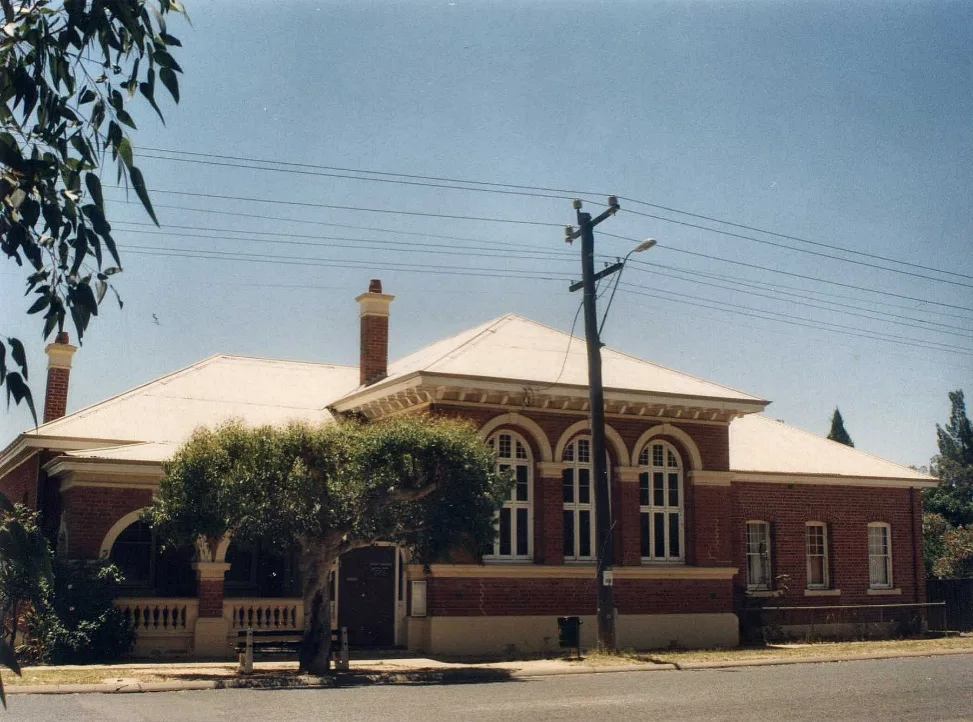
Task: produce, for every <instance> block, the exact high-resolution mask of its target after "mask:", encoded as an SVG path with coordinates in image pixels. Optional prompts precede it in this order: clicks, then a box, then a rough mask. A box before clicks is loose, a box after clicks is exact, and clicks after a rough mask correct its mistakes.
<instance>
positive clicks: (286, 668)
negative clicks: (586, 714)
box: [4, 649, 973, 694]
mask: <svg viewBox="0 0 973 722" xmlns="http://www.w3.org/2000/svg"><path fill="white" fill-rule="evenodd" d="M962 654H967V655H973V650H970V649H943V650H920V651H904V650H899V651H875V652H866V653H860V654H843V655H833V656H832V655H824V656H808V657H797V656H781V657H761V658H750V659H738V660H724V661H709V662H688V661H687V662H683V663H678V664H673V663H651V662H638V663H632V664H626V663H622V662H621V660H618V662H617V663H616V661H615V660H605V659H598V660H596V661H594V662H592V661H584V660H582V661H575V660H568V659H540V660H528V661H518V662H486V663H459V662H443V661H439V660H434V659H425V658H402V659H372V660H368V659H364V660H353V661H352V663H351V669H350V670H349V671H346V672H338V673H335V674H334V675H331V676H328V677H314V676H308V675H300V674H298V673H297V666H296V664H295V663H293V662H258V663H256V664H255V665H254V673H253V674H252V675H247V676H243V675H240V674H239V673H238V671H237V665H236V664H232V663H227V662H210V663H205V662H204V663H157V664H145V663H141V664H119V665H106V666H101V667H93V666H92V667H35V668H25V669H24V672H25V674H26V675H28V676H29V675H30V673H31V672H37V673H43V674H45V675H51V676H55V677H56V676H59V675H58V672H63V673H64V676H71V675H72V674H73V673H74V674H77V673H82V672H83V676H85V677H88V678H91V677H97V676H100V675H101V674H102V673H103V674H104V677H103V678H102V681H100V682H96V683H86V684H63V683H56V682H53V681H52V683H48V684H17V683H16V681H15V679H16V678H14V677H12V676H11V675H10V674H9V673H8V674H6V675H5V679H6V681H7V683H6V684H5V685H4V686H5V691H6V693H7V694H92V693H100V694H126V693H136V692H174V691H185V690H208V689H233V688H237V689H324V688H331V687H349V686H351V687H354V686H365V685H376V684H459V683H476V682H481V683H487V682H503V681H509V680H514V679H529V678H534V677H546V676H553V675H575V674H611V673H616V672H666V671H669V672H671V671H691V670H702V669H720V668H732V667H758V666H770V665H790V664H819V663H824V662H851V661H860V660H875V659H895V658H902V657H933V656H946V655H962ZM145 677H161V678H163V679H162V680H156V681H153V680H151V679H145Z"/></svg>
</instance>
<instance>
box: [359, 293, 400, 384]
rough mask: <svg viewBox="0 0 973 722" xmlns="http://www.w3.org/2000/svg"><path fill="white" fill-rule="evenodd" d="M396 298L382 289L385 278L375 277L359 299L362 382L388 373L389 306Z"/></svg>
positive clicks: (371, 382)
mask: <svg viewBox="0 0 973 722" xmlns="http://www.w3.org/2000/svg"><path fill="white" fill-rule="evenodd" d="M394 298H395V296H389V295H388V294H385V293H382V282H381V281H379V280H378V279H377V278H373V279H372V280H371V282H369V284H368V293H363V294H362V295H360V296H359V297H358V298H356V299H355V300H356V301H358V308H359V310H360V312H359V315H360V316H361V359H360V361H359V378H360V381H361V385H362V386H368V385H369V384H373V383H375V382H376V381H381V380H382V379H384V378H385V377H386V376H388V366H389V306H391V305H392V301H393V299H394Z"/></svg>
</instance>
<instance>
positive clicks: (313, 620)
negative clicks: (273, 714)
mask: <svg viewBox="0 0 973 722" xmlns="http://www.w3.org/2000/svg"><path fill="white" fill-rule="evenodd" d="M337 557H338V555H337V553H336V551H335V550H334V549H333V548H332V547H331V546H329V545H328V544H326V543H323V542H315V541H308V542H302V544H301V575H302V577H303V585H304V641H303V643H302V645H301V654H300V671H301V672H304V673H306V674H316V675H325V674H328V673H330V671H331V604H330V601H331V586H330V584H329V583H328V575H329V574H330V572H331V565H332V564H333V563H334V560H335V559H337Z"/></svg>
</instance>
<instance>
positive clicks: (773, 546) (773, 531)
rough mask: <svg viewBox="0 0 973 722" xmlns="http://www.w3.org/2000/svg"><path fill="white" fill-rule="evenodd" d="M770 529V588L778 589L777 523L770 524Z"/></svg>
mask: <svg viewBox="0 0 973 722" xmlns="http://www.w3.org/2000/svg"><path fill="white" fill-rule="evenodd" d="M768 526H769V527H770V531H769V534H770V541H769V544H770V588H771V589H776V588H777V522H774V521H772V522H769V524H768Z"/></svg>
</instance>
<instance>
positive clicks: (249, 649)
mask: <svg viewBox="0 0 973 722" xmlns="http://www.w3.org/2000/svg"><path fill="white" fill-rule="evenodd" d="M240 673H241V674H253V630H252V629H247V646H246V649H244V651H243V652H242V653H241V654H240Z"/></svg>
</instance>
